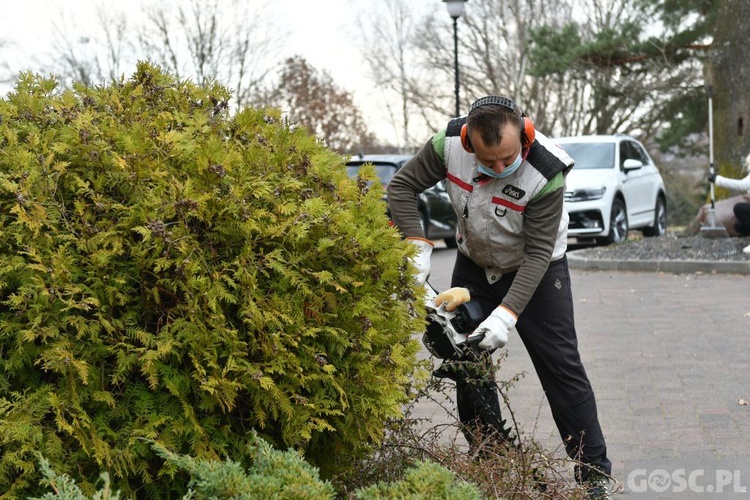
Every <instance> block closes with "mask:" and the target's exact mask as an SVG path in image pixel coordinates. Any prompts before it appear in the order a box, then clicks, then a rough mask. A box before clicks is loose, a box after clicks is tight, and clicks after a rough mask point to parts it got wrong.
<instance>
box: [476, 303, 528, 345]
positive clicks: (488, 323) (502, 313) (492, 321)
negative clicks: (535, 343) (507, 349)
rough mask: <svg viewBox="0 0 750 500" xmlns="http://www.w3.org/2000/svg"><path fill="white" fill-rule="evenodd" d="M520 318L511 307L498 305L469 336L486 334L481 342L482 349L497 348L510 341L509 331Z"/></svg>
mask: <svg viewBox="0 0 750 500" xmlns="http://www.w3.org/2000/svg"><path fill="white" fill-rule="evenodd" d="M517 320H518V318H517V317H516V315H515V314H513V312H512V311H511V310H510V309H507V308H505V307H503V306H499V307H497V308H496V309H495V310H494V311H492V314H490V315H489V317H488V318H487V319H486V320H484V321H482V322H481V323H480V324H479V326H478V327H477V329H476V330H474V333H472V334H471V335H470V336H469V338H471V337H476V336H478V335H482V334H484V339H483V340H482V341H481V342H480V343H479V348H480V349H487V350H492V349H497V348H498V347H503V346H504V345H505V344H507V343H508V332H509V331H510V329H511V328H513V327H514V326H516V321H517Z"/></svg>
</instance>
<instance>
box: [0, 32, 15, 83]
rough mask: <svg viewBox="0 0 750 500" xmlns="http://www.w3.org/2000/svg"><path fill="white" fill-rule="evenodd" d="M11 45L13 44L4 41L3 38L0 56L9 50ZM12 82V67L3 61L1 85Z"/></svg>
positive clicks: (0, 42) (0, 63)
mask: <svg viewBox="0 0 750 500" xmlns="http://www.w3.org/2000/svg"><path fill="white" fill-rule="evenodd" d="M11 45H12V44H11V43H10V42H8V41H7V40H3V39H2V38H0V54H2V53H3V51H5V50H7V49H8V47H10V46H11ZM12 81H13V75H12V74H11V69H10V65H9V64H8V63H7V61H5V60H2V62H0V84H2V83H9V82H12Z"/></svg>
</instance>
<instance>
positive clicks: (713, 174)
mask: <svg viewBox="0 0 750 500" xmlns="http://www.w3.org/2000/svg"><path fill="white" fill-rule="evenodd" d="M708 182H710V183H711V184H714V183H715V182H716V172H709V173H708Z"/></svg>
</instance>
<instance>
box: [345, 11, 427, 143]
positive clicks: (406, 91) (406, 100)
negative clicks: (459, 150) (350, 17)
mask: <svg viewBox="0 0 750 500" xmlns="http://www.w3.org/2000/svg"><path fill="white" fill-rule="evenodd" d="M359 19H360V20H361V21H360V22H359V23H358V26H357V37H358V39H359V40H360V42H361V45H362V48H363V51H362V54H363V59H364V60H365V62H366V63H367V65H368V67H369V72H370V74H371V75H372V79H373V81H374V83H375V85H376V86H377V87H378V88H379V89H381V90H382V91H383V98H384V100H385V108H386V110H387V112H388V115H389V116H390V118H391V122H392V123H393V126H394V127H393V128H394V132H395V134H394V135H395V137H397V143H398V149H399V150H400V151H405V150H407V149H410V148H412V147H413V146H414V144H415V142H420V141H422V139H423V138H422V137H418V138H415V137H414V136H413V134H414V133H415V130H416V129H417V127H418V126H420V125H421V126H422V127H423V126H424V120H422V119H419V118H420V117H421V108H420V107H419V106H417V105H416V103H415V100H414V98H413V96H414V92H415V91H416V90H417V89H416V88H415V82H419V81H421V80H424V79H425V78H427V77H428V76H427V71H426V69H425V67H424V65H423V64H420V62H419V60H418V59H417V58H416V57H415V53H414V50H413V49H414V46H415V44H416V40H415V38H414V37H415V35H416V33H417V29H418V28H419V26H420V24H421V18H420V15H419V13H418V12H417V11H416V10H415V7H414V4H413V3H407V2H403V1H400V0H384V1H382V2H378V3H375V4H370V6H369V7H368V8H367V9H366V10H363V11H362V13H361V15H360V16H359ZM417 119H419V120H417ZM417 121H418V123H415V122H417Z"/></svg>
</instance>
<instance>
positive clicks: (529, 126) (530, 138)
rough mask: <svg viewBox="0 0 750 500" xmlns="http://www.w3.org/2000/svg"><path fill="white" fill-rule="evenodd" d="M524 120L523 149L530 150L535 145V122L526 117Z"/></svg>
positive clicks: (522, 132)
mask: <svg viewBox="0 0 750 500" xmlns="http://www.w3.org/2000/svg"><path fill="white" fill-rule="evenodd" d="M522 120H523V130H522V131H521V135H522V137H523V144H522V147H523V149H528V148H530V147H531V145H532V144H534V138H535V136H536V130H535V129H534V122H532V121H531V119H530V118H528V117H526V116H524V117H523V118H522ZM464 126H465V125H464Z"/></svg>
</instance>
